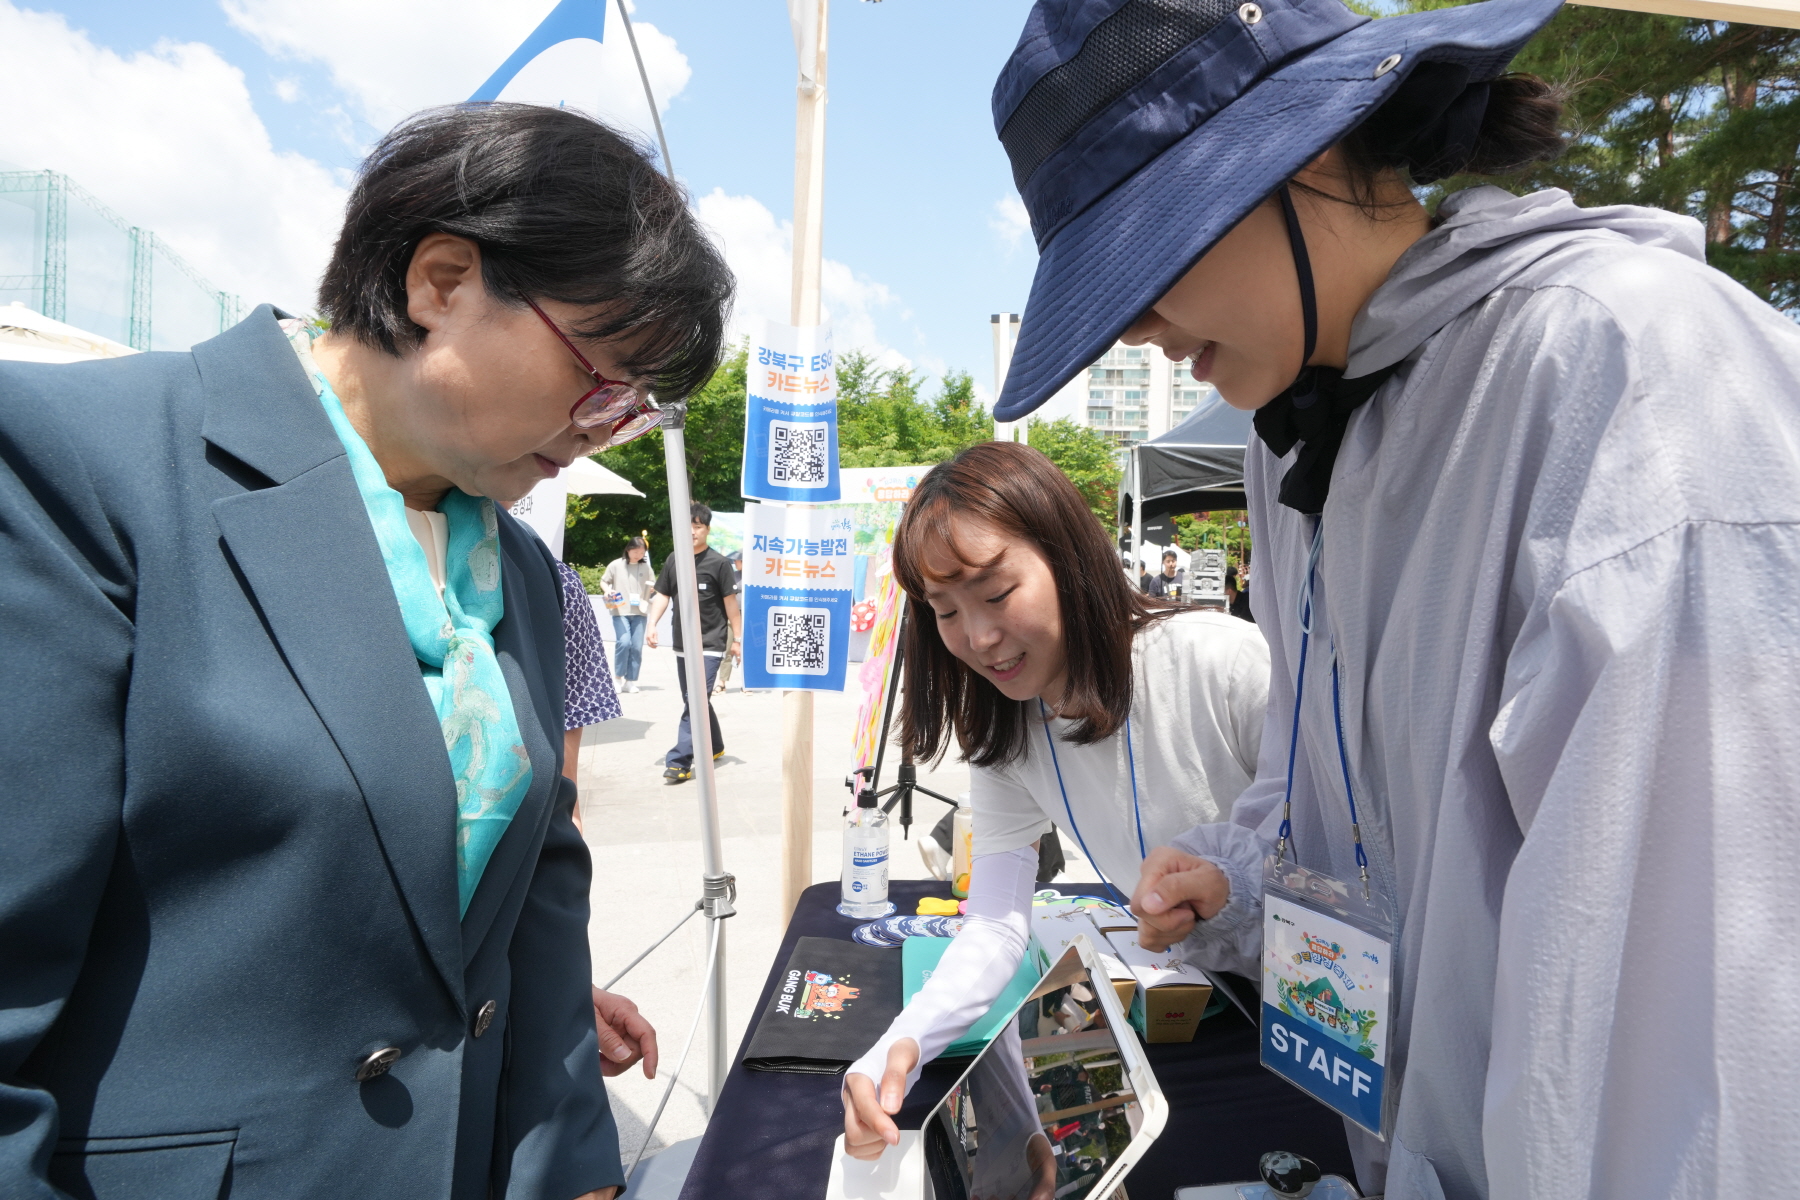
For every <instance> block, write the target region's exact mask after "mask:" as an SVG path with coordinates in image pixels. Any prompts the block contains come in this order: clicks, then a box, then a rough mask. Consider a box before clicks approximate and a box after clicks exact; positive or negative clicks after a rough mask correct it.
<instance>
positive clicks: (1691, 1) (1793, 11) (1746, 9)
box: [1573, 0, 1800, 29]
mask: <svg viewBox="0 0 1800 1200" xmlns="http://www.w3.org/2000/svg"><path fill="white" fill-rule="evenodd" d="M1573 3H1577V4H1585V5H1589V6H1590V7H1593V8H1622V9H1625V10H1627V11H1628V12H1643V13H1659V14H1661V15H1662V16H1665V17H1692V18H1695V19H1696V20H1701V21H1737V22H1739V23H1740V24H1745V25H1775V26H1779V27H1782V28H1786V29H1800V0H1729V2H1721V0H1573Z"/></svg>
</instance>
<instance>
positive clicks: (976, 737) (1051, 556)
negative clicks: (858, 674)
mask: <svg viewBox="0 0 1800 1200" xmlns="http://www.w3.org/2000/svg"><path fill="white" fill-rule="evenodd" d="M954 517H967V518H972V519H975V520H978V521H982V522H984V523H986V524H988V525H991V526H993V527H994V528H995V529H998V530H1000V531H1001V532H1002V533H1005V534H1008V535H1010V536H1011V537H1013V538H1016V539H1019V540H1023V541H1029V542H1031V543H1032V544H1033V545H1035V546H1036V547H1037V548H1038V550H1039V551H1040V552H1042V554H1043V555H1044V557H1045V558H1046V559H1048V560H1049V562H1050V571H1051V574H1052V575H1053V576H1054V577H1055V579H1056V598H1057V602H1058V603H1059V604H1060V605H1061V606H1062V627H1063V653H1064V654H1065V655H1066V656H1067V662H1068V673H1069V691H1068V696H1067V699H1066V700H1065V701H1064V703H1063V706H1062V707H1063V709H1064V711H1066V712H1073V713H1080V714H1081V718H1080V720H1079V721H1078V722H1077V724H1076V725H1075V728H1074V729H1072V730H1071V731H1070V732H1069V736H1068V740H1069V741H1071V742H1074V743H1076V744H1077V745H1083V746H1085V745H1089V744H1091V743H1093V742H1098V741H1101V740H1103V739H1105V738H1109V737H1111V736H1112V735H1113V733H1114V732H1116V731H1117V730H1118V728H1119V726H1120V725H1122V724H1123V723H1124V721H1125V717H1126V715H1127V713H1129V712H1130V709H1131V639H1132V637H1133V635H1135V634H1136V633H1137V631H1138V630H1140V629H1142V628H1143V627H1144V626H1145V625H1148V624H1149V623H1151V622H1152V621H1156V620H1158V619H1160V618H1162V617H1165V616H1168V615H1169V614H1170V613H1172V612H1174V611H1175V610H1174V609H1173V608H1170V607H1168V606H1165V605H1159V604H1157V603H1155V602H1154V601H1152V600H1151V599H1150V598H1149V597H1147V596H1145V595H1143V594H1142V593H1141V592H1139V591H1138V590H1137V589H1136V588H1134V587H1132V586H1131V584H1130V582H1129V581H1128V580H1127V579H1126V577H1125V572H1124V571H1123V570H1122V569H1121V567H1120V562H1119V554H1118V551H1116V550H1114V549H1113V546H1112V542H1111V539H1109V538H1108V537H1107V535H1106V531H1105V530H1104V529H1103V528H1101V525H1100V522H1099V521H1097V520H1095V519H1094V514H1093V513H1092V512H1090V511H1089V510H1088V506H1087V502H1086V501H1084V500H1083V499H1082V498H1081V493H1080V492H1077V491H1076V490H1075V485H1074V484H1072V483H1070V482H1069V479H1068V477H1067V476H1066V475H1064V474H1063V473H1062V472H1061V471H1059V470H1058V469H1057V468H1056V464H1054V463H1052V462H1051V461H1050V460H1049V459H1048V458H1046V457H1044V456H1043V455H1042V454H1041V453H1039V452H1038V451H1036V450H1033V449H1031V448H1030V447H1029V446H1024V445H1021V444H1019V443H1017V442H983V443H981V444H980V445H976V446H971V447H969V448H968V449H967V450H964V451H963V452H962V453H961V454H958V455H957V456H956V457H955V458H953V459H951V460H950V461H949V462H947V463H944V464H942V465H940V466H937V467H934V468H933V469H932V470H931V472H930V474H928V475H926V476H925V478H924V479H923V480H922V481H921V482H920V484H919V487H918V489H917V490H916V491H914V492H913V495H912V500H911V501H910V502H908V504H907V506H906V514H905V515H904V516H903V517H902V518H901V519H900V528H899V529H898V530H897V531H896V532H895V534H894V578H895V579H896V580H898V581H899V584H900V586H901V587H902V588H903V589H904V590H905V591H906V596H907V614H908V620H907V623H906V638H905V641H904V643H903V652H904V656H905V669H906V698H905V701H904V702H903V703H902V705H901V709H900V737H901V742H902V744H903V745H905V747H906V748H907V750H908V751H909V752H910V753H911V754H912V756H913V757H914V758H916V759H920V760H923V761H931V760H933V759H936V758H938V757H940V756H941V755H942V754H943V753H944V752H945V751H946V750H947V749H949V739H950V734H951V733H952V732H954V733H955V735H956V741H957V744H958V746H960V747H961V749H962V756H963V758H964V759H965V760H967V761H968V762H969V763H970V764H972V765H974V766H978V767H994V766H1002V765H1004V764H1006V763H1009V762H1012V761H1013V760H1014V759H1016V758H1018V757H1019V756H1020V755H1021V754H1023V753H1024V752H1025V746H1026V739H1027V737H1028V736H1029V734H1030V727H1029V725H1028V724H1027V713H1026V708H1025V703H1024V702H1021V701H1018V700H1009V699H1007V697H1006V696H1005V695H1004V694H1002V693H1001V691H1000V689H999V688H996V687H995V686H994V685H993V683H992V682H991V681H989V680H988V679H986V678H984V677H982V676H980V675H978V674H976V673H975V672H974V671H972V670H970V669H969V667H968V666H967V665H966V664H964V663H963V661H962V660H961V659H959V658H957V657H956V656H955V655H953V654H951V653H950V651H949V650H948V649H947V648H946V647H945V646H944V639H943V638H942V637H940V636H939V635H938V630H937V614H936V613H935V612H934V611H933V610H932V607H931V605H929V604H927V603H926V602H925V588H926V586H927V584H928V583H929V582H930V581H931V579H932V576H931V575H930V574H929V573H928V572H927V571H926V570H925V565H924V554H925V551H926V549H927V547H928V546H930V545H932V544H934V543H935V544H938V545H942V546H945V547H948V548H949V550H950V552H951V554H953V555H955V556H956V558H957V559H958V561H960V562H962V563H963V564H964V565H966V566H970V567H974V568H976V569H980V568H982V567H985V566H987V565H988V564H987V563H977V562H971V561H970V560H968V559H966V558H964V557H963V556H962V552H961V551H960V550H959V549H958V548H957V546H956V539H955V537H954V535H953V533H952V531H951V527H950V522H951V519H952V518H954Z"/></svg>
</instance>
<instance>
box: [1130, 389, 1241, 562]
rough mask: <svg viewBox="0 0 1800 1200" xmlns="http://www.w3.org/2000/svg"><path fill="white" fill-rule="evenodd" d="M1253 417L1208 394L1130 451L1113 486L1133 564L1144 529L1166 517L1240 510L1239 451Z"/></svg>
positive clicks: (1214, 394)
mask: <svg viewBox="0 0 1800 1200" xmlns="http://www.w3.org/2000/svg"><path fill="white" fill-rule="evenodd" d="M1252 415H1253V414H1251V413H1248V412H1245V411H1243V410H1241V409H1236V408H1233V407H1231V406H1230V405H1229V404H1227V403H1225V399H1224V397H1222V396H1220V395H1219V394H1218V393H1217V392H1214V393H1213V394H1212V396H1211V397H1210V398H1208V399H1207V400H1206V401H1204V402H1202V403H1201V404H1200V405H1199V406H1198V407H1196V408H1195V409H1194V411H1193V412H1191V413H1189V414H1188V415H1187V417H1186V418H1185V419H1184V420H1183V421H1182V422H1181V424H1179V425H1177V426H1175V428H1173V429H1171V430H1169V432H1167V433H1165V434H1163V435H1161V436H1160V437H1154V438H1151V439H1150V440H1149V441H1146V442H1140V443H1138V444H1137V445H1135V446H1133V447H1132V448H1131V451H1130V453H1129V455H1128V456H1127V458H1126V463H1125V478H1124V480H1123V481H1122V483H1121V486H1120V488H1119V525H1120V528H1121V530H1124V529H1126V528H1129V529H1130V531H1131V535H1130V549H1131V561H1132V562H1133V563H1134V564H1135V563H1137V560H1138V546H1139V544H1140V543H1141V542H1142V541H1143V539H1144V525H1145V524H1146V523H1147V522H1151V521H1154V520H1156V519H1157V518H1158V517H1164V516H1168V515H1169V514H1171V513H1191V512H1210V511H1212V510H1214V509H1236V508H1244V507H1245V502H1244V447H1245V446H1246V445H1248V444H1249V441H1250V438H1251V437H1252V436H1254V431H1253V428H1252V425H1251V417H1252Z"/></svg>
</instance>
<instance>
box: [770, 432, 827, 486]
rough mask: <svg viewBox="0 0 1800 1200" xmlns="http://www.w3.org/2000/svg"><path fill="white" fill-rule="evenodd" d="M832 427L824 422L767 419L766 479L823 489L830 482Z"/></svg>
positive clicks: (772, 482)
mask: <svg viewBox="0 0 1800 1200" xmlns="http://www.w3.org/2000/svg"><path fill="white" fill-rule="evenodd" d="M830 453H831V426H830V425H829V424H827V423H826V422H824V421H807V422H798V421H770V422H769V482H770V483H771V484H773V485H775V486H778V487H800V488H822V487H824V486H825V485H826V484H828V483H830V482H831V465H830V458H829V455H830Z"/></svg>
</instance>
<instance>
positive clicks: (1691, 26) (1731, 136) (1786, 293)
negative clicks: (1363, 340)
mask: <svg viewBox="0 0 1800 1200" xmlns="http://www.w3.org/2000/svg"><path fill="white" fill-rule="evenodd" d="M1451 2H1452V0H1405V7H1407V8H1408V9H1410V10H1420V9H1427V8H1441V7H1446V6H1447V5H1448V4H1449V3H1451ZM1513 69H1514V70H1517V71H1527V72H1530V73H1532V74H1535V75H1540V76H1542V77H1544V78H1545V79H1548V80H1550V81H1551V82H1553V83H1558V84H1560V85H1562V86H1563V87H1565V88H1566V89H1567V90H1568V93H1569V100H1568V104H1567V108H1566V122H1567V127H1568V129H1569V131H1570V138H1571V140H1570V145H1569V148H1568V150H1567V152H1566V153H1565V154H1564V155H1563V157H1562V158H1561V159H1559V160H1558V161H1556V162H1554V163H1549V164H1545V165H1542V166H1539V167H1536V168H1533V169H1531V170H1528V171H1524V172H1520V173H1519V174H1517V175H1514V176H1510V177H1506V178H1503V179H1498V180H1484V179H1472V178H1456V179H1450V180H1446V181H1444V182H1443V183H1441V184H1438V185H1435V186H1434V187H1433V188H1432V189H1430V191H1431V192H1432V194H1433V197H1434V198H1435V197H1438V196H1443V195H1447V194H1448V193H1449V192H1451V191H1455V190H1456V189H1458V188H1461V187H1466V186H1469V185H1471V184H1474V183H1483V182H1488V183H1493V182H1497V183H1500V184H1501V185H1503V186H1505V187H1508V188H1511V189H1512V190H1515V191H1520V192H1524V191H1531V190H1535V189H1538V188H1545V187H1560V188H1564V189H1566V190H1567V191H1569V192H1570V194H1572V195H1573V196H1574V197H1575V200H1576V202H1577V203H1579V204H1582V205H1587V206H1593V205H1604V204H1645V205H1651V206H1654V207H1657V208H1665V209H1669V210H1671V211H1674V212H1683V213H1687V214H1688V215H1690V216H1693V217H1695V218H1697V219H1698V220H1700V221H1701V222H1702V223H1703V224H1704V225H1705V227H1706V255H1707V261H1708V262H1710V263H1711V264H1712V265H1713V266H1715V267H1717V268H1719V269H1720V270H1722V271H1725V272H1726V273H1727V274H1729V275H1731V276H1733V277H1734V278H1736V279H1737V280H1738V281H1739V282H1740V283H1742V284H1743V285H1744V286H1745V287H1747V288H1749V289H1750V290H1751V291H1753V292H1755V293H1756V294H1757V295H1759V296H1761V297H1762V298H1763V299H1765V300H1768V301H1769V302H1770V303H1772V304H1774V305H1776V306H1777V307H1779V308H1781V309H1783V310H1784V311H1787V312H1790V313H1792V312H1794V311H1795V310H1800V246H1797V245H1796V233H1800V229H1797V226H1800V219H1797V216H1800V214H1796V204H1797V202H1800V197H1797V196H1796V189H1795V186H1794V185H1795V178H1794V168H1795V164H1796V160H1797V158H1800V30H1793V29H1776V28H1770V27H1767V26H1761V25H1737V24H1728V23H1726V22H1722V21H1696V20H1687V19H1684V18H1679V17H1663V16H1653V15H1650V14H1647V13H1636V12H1621V11H1615V10H1612V9H1605V8H1587V7H1575V6H1572V5H1571V6H1569V7H1566V8H1564V9H1563V10H1562V11H1561V12H1559V13H1558V14H1557V15H1556V17H1555V19H1554V20H1552V21H1551V22H1550V24H1549V25H1548V26H1546V27H1545V29H1544V30H1543V32H1541V33H1539V34H1538V36H1537V37H1536V38H1534V39H1532V41H1531V42H1530V43H1529V44H1528V45H1527V46H1526V47H1525V49H1524V51H1523V52H1521V53H1520V55H1519V57H1518V58H1517V59H1515V60H1514V63H1513Z"/></svg>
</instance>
